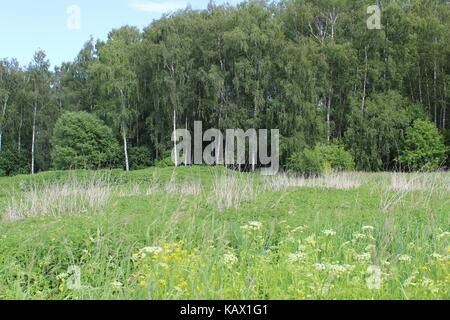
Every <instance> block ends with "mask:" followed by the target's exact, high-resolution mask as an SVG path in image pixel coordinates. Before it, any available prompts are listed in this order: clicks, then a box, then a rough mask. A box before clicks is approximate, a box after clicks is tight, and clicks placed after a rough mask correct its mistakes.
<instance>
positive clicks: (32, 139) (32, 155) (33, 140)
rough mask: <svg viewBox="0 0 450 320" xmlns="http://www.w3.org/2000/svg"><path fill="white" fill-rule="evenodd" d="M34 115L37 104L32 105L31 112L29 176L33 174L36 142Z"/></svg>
mask: <svg viewBox="0 0 450 320" xmlns="http://www.w3.org/2000/svg"><path fill="white" fill-rule="evenodd" d="M36 115H37V104H36V103H35V104H34V112H33V132H32V135H31V174H34V151H35V141H36Z"/></svg>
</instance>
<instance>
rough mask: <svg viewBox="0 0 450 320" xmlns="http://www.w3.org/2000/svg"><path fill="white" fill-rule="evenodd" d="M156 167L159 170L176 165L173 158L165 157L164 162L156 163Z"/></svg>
mask: <svg viewBox="0 0 450 320" xmlns="http://www.w3.org/2000/svg"><path fill="white" fill-rule="evenodd" d="M155 166H156V167H157V168H167V167H173V166H175V164H174V163H173V161H172V156H168V157H164V158H163V159H162V160H159V161H158V162H156V164H155Z"/></svg>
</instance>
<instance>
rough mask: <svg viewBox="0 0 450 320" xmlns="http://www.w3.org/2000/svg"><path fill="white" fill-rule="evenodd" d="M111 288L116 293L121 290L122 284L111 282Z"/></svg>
mask: <svg viewBox="0 0 450 320" xmlns="http://www.w3.org/2000/svg"><path fill="white" fill-rule="evenodd" d="M111 287H112V288H113V289H114V290H116V291H117V290H120V289H122V287H123V284H122V282H120V281H113V282H111Z"/></svg>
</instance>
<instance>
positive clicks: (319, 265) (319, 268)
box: [314, 263, 327, 271]
mask: <svg viewBox="0 0 450 320" xmlns="http://www.w3.org/2000/svg"><path fill="white" fill-rule="evenodd" d="M314 267H315V268H316V270H317V271H324V270H326V269H327V266H326V265H325V264H323V263H316V264H315V265H314Z"/></svg>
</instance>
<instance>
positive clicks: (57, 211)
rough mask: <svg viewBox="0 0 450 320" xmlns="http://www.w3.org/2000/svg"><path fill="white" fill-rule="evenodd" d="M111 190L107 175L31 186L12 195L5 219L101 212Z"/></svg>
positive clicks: (74, 177)
mask: <svg viewBox="0 0 450 320" xmlns="http://www.w3.org/2000/svg"><path fill="white" fill-rule="evenodd" d="M111 194H112V187H111V184H110V182H109V179H108V177H107V176H103V175H101V176H96V175H94V176H93V177H91V178H88V179H78V178H77V177H76V176H72V177H71V178H70V179H69V180H67V181H62V182H51V183H43V184H31V185H30V186H29V187H28V190H25V191H22V192H13V194H12V195H11V196H10V199H9V202H8V203H7V206H6V210H5V211H6V212H5V216H4V219H6V220H10V221H11V220H19V219H24V218H33V217H43V216H52V217H56V216H60V215H75V214H83V213H87V212H91V213H92V212H100V211H101V210H102V209H103V207H104V206H105V204H107V203H108V201H109V200H110V198H111Z"/></svg>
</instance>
